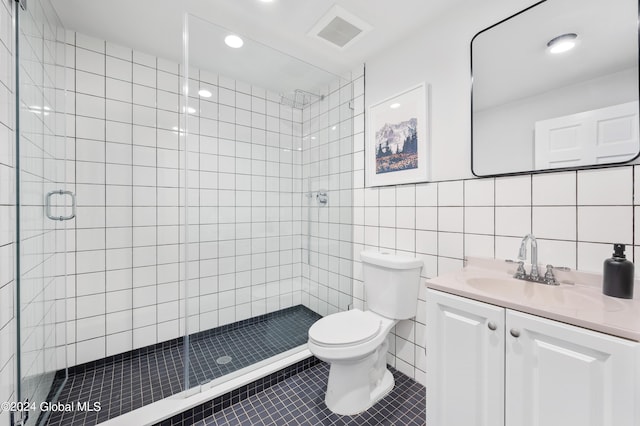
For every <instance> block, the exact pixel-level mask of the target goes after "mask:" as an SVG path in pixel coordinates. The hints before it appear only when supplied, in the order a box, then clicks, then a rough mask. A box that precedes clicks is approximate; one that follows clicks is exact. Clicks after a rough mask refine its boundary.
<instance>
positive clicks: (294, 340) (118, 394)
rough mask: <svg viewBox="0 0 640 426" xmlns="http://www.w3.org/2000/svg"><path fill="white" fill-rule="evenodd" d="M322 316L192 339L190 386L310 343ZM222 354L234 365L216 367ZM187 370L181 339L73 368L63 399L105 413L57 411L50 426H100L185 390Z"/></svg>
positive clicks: (304, 312) (299, 313) (268, 318)
mask: <svg viewBox="0 0 640 426" xmlns="http://www.w3.org/2000/svg"><path fill="white" fill-rule="evenodd" d="M319 318H320V316H319V315H318V314H316V313H315V312H312V311H311V310H309V309H307V308H305V307H303V306H295V307H292V308H288V309H285V310H283V311H280V312H278V313H274V314H268V315H265V316H263V317H261V318H259V319H258V320H247V321H242V322H240V323H236V324H234V325H231V326H224V327H219V328H217V329H214V330H210V331H206V332H202V333H197V334H195V335H192V336H191V337H190V344H191V348H192V350H191V355H190V364H191V370H190V375H189V376H190V378H189V380H190V383H191V385H194V384H196V383H204V382H208V381H211V380H213V379H215V378H218V377H221V376H223V375H225V374H227V373H230V372H233V371H235V370H238V369H241V368H243V367H246V366H248V365H251V364H253V363H255V362H258V361H261V360H263V359H266V358H269V357H271V356H274V355H277V354H279V353H281V352H284V351H286V350H289V349H292V348H294V347H296V346H299V345H301V344H303V343H305V342H306V341H307V333H308V330H309V327H310V326H311V324H313V323H314V322H315V321H316V320H318V319H319ZM223 355H228V356H231V357H232V361H231V362H229V363H227V364H222V365H221V364H218V363H216V360H217V359H218V358H219V357H221V356H223ZM183 369H184V361H183V344H182V339H175V340H174V341H172V342H168V343H164V344H158V345H154V346H153V347H150V348H144V349H142V350H136V351H133V352H131V353H129V354H126V355H124V356H116V357H111V358H109V359H107V360H105V361H104V362H101V361H99V362H93V363H89V364H85V365H83V366H77V367H74V368H71V369H69V380H68V381H67V383H66V385H65V387H64V388H63V389H62V392H61V394H60V397H59V399H58V401H59V402H61V403H70V402H76V401H89V402H90V403H94V402H100V403H101V407H102V409H101V411H99V412H79V411H73V412H66V413H65V412H54V413H51V415H50V417H49V418H48V419H47V422H46V423H45V424H46V425H51V426H69V425H71V426H76V425H77V426H81V425H83V426H84V425H95V424H97V423H100V422H103V421H105V420H108V419H111V418H114V417H117V416H119V415H121V414H124V413H127V412H129V411H132V410H135V409H136V408H140V407H142V406H144V405H147V404H150V403H152V402H155V401H159V400H161V399H163V398H166V397H168V396H171V395H173V394H176V393H178V392H180V391H182V390H183V383H182V375H183ZM59 373H60V372H59ZM62 379H63V375H62V374H58V375H57V377H56V380H57V382H55V383H54V385H53V388H54V389H57V388H58V387H59V384H60V381H61V380H62Z"/></svg>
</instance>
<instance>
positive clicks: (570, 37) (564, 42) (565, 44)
mask: <svg viewBox="0 0 640 426" xmlns="http://www.w3.org/2000/svg"><path fill="white" fill-rule="evenodd" d="M576 38H578V35H577V34H575V33H567V34H562V35H560V36H558V37H554V38H552V39H551V40H549V42H548V43H547V48H549V53H553V54H558V53H564V52H568V51H569V50H571V49H573V48H574V47H576Z"/></svg>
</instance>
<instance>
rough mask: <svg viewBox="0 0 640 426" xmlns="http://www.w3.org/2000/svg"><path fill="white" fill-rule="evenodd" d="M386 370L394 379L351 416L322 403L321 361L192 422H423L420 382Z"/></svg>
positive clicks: (324, 374)
mask: <svg viewBox="0 0 640 426" xmlns="http://www.w3.org/2000/svg"><path fill="white" fill-rule="evenodd" d="M391 372H392V373H393V376H394V378H395V380H396V385H395V387H394V389H393V390H392V391H391V393H390V394H389V395H387V396H386V397H385V398H383V399H382V400H381V401H379V402H378V403H377V404H375V405H374V406H373V407H371V408H370V409H369V410H367V411H366V412H364V413H362V414H358V415H356V416H339V415H337V414H334V413H332V412H331V411H329V409H328V408H327V407H326V405H325V404H324V393H325V388H326V383H327V379H328V377H329V365H328V364H326V363H320V364H317V365H315V366H313V367H311V368H308V369H306V370H304V371H302V372H301V373H298V374H296V375H295V376H292V377H290V378H288V379H285V380H284V381H282V382H280V383H277V384H275V385H273V386H271V387H270V388H268V389H266V390H264V391H262V392H260V393H257V394H255V395H253V396H251V397H249V398H247V399H245V400H243V401H240V402H238V403H236V404H234V405H232V406H230V407H227V408H225V409H223V410H221V411H219V412H217V413H215V414H213V415H212V416H210V417H208V418H206V419H204V420H202V421H200V422H197V423H195V425H197V426H213V425H215V426H231V425H233V426H236V425H242V426H249V425H250V426H253V425H264V426H267V425H287V426H293V425H310V426H315V425H358V426H360V425H376V426H379V425H396V426H413V425H415V426H421V425H426V402H425V401H426V392H425V388H424V386H422V385H420V384H419V383H417V382H415V381H413V380H412V379H410V378H409V377H407V376H405V375H404V374H401V373H399V372H398V371H396V370H394V369H391Z"/></svg>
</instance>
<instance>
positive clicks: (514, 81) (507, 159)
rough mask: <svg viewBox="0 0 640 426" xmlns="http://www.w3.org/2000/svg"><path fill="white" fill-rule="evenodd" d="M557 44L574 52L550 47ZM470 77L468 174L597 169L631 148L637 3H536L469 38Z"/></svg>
mask: <svg viewBox="0 0 640 426" xmlns="http://www.w3.org/2000/svg"><path fill="white" fill-rule="evenodd" d="M566 41H572V42H574V43H575V48H574V49H572V50H570V51H567V50H565V52H569V53H564V54H559V55H556V54H552V53H551V51H550V48H551V47H552V48H553V49H554V51H555V50H556V49H560V50H563V49H566V48H567V47H568V46H569V45H565V46H564V48H559V47H557V46H558V44H556V43H559V42H566ZM547 45H549V47H547ZM471 75H472V79H471V82H472V92H471V109H472V111H471V158H472V164H471V169H472V172H473V174H474V175H476V176H497V175H508V174H518V173H531V172H536V171H547V170H549V171H551V170H575V169H580V168H587V167H593V166H596V167H600V166H603V165H609V164H621V163H626V162H629V161H632V160H635V159H636V158H637V157H638V154H639V153H640V138H639V136H638V134H639V122H640V120H639V118H638V117H639V114H638V110H639V108H638V93H639V91H640V90H639V84H638V79H639V77H638V0H588V1H585V0H544V1H541V2H539V3H536V4H535V5H533V6H531V7H529V8H527V9H525V10H524V11H522V12H520V13H517V14H515V15H513V16H511V17H509V18H507V19H505V20H503V21H500V22H498V23H497V24H495V25H493V26H491V27H489V28H487V29H485V30H482V31H480V32H479V33H478V34H476V35H475V37H474V38H473V39H472V41H471Z"/></svg>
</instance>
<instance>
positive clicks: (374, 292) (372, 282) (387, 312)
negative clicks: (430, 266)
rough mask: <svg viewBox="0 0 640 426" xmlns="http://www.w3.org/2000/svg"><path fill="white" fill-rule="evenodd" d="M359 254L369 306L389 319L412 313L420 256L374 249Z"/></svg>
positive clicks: (414, 311) (414, 303) (400, 317)
mask: <svg viewBox="0 0 640 426" xmlns="http://www.w3.org/2000/svg"><path fill="white" fill-rule="evenodd" d="M360 257H361V259H362V273H363V280H364V292H365V295H366V299H367V307H368V309H369V310H371V311H373V312H375V313H377V314H380V315H382V316H384V317H387V318H392V319H400V320H402V319H408V318H412V317H414V316H415V315H416V310H417V307H418V291H419V289H420V270H421V269H422V265H423V263H422V260H420V259H416V258H415V257H408V256H397V255H393V254H390V253H385V252H375V251H363V252H361V253H360Z"/></svg>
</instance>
